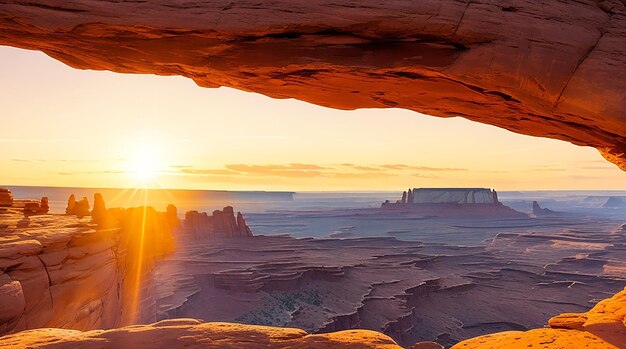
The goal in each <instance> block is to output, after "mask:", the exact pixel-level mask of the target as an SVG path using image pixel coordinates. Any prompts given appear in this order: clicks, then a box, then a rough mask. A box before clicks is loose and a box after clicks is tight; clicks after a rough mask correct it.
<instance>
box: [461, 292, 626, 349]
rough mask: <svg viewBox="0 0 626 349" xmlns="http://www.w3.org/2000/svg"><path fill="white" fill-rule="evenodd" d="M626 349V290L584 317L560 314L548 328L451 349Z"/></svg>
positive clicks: (481, 339) (496, 336) (495, 336)
mask: <svg viewBox="0 0 626 349" xmlns="http://www.w3.org/2000/svg"><path fill="white" fill-rule="evenodd" d="M517 348H519V349H522V348H524V349H526V348H544V349H557V348H558V349H561V348H588V349H623V348H626V289H624V291H622V292H619V293H618V294H616V295H615V296H613V297H612V298H609V299H605V300H603V301H601V302H599V303H598V304H596V306H594V307H593V308H592V309H591V310H589V311H588V312H586V313H575V314H561V315H559V316H556V317H553V318H551V319H550V320H549V321H548V327H547V328H540V329H535V330H530V331H527V332H520V331H508V332H501V333H495V334H490V335H486V336H480V337H476V338H472V339H469V340H466V341H463V342H460V343H458V344H456V345H454V346H453V347H452V348H451V349H517Z"/></svg>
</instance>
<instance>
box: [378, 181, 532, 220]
mask: <svg viewBox="0 0 626 349" xmlns="http://www.w3.org/2000/svg"><path fill="white" fill-rule="evenodd" d="M381 208H383V209H396V210H409V211H411V212H420V213H423V214H432V215H436V216H449V215H454V216H456V215H467V216H493V215H496V216H516V217H524V216H527V215H526V214H524V213H522V212H518V211H515V210H513V209H512V208H510V207H508V206H505V205H503V204H502V203H501V202H500V201H499V200H498V193H497V192H496V191H495V190H493V189H488V188H413V189H409V190H407V191H405V192H403V193H402V197H401V199H400V200H397V201H396V202H391V201H389V200H387V201H385V202H383V204H382V205H381Z"/></svg>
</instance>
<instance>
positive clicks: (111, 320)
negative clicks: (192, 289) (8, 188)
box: [0, 207, 173, 333]
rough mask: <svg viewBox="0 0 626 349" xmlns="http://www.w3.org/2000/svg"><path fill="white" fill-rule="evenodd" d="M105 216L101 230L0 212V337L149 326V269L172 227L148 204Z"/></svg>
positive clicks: (62, 219) (168, 244)
mask: <svg viewBox="0 0 626 349" xmlns="http://www.w3.org/2000/svg"><path fill="white" fill-rule="evenodd" d="M109 212H110V214H109V216H110V217H109V221H108V223H107V226H97V225H95V224H93V223H90V222H89V221H88V219H83V220H81V219H80V218H78V217H76V216H70V215H35V216H25V215H24V214H23V211H22V210H21V209H15V208H11V209H6V210H4V211H3V212H0V333H9V332H15V331H20V330H25V329H32V328H40V327H58V328H70V329H79V330H88V329H95V328H112V327H117V326H122V325H127V324H132V323H137V322H150V321H155V316H156V300H155V299H154V298H153V297H154V292H153V288H154V286H153V282H154V281H153V278H152V274H151V270H152V268H153V266H154V263H155V261H156V260H157V259H158V258H160V256H162V255H164V254H166V253H169V252H171V250H172V248H173V245H172V238H171V229H170V228H169V226H168V225H167V222H166V221H165V220H164V218H163V214H160V213H157V212H156V211H155V210H154V209H152V208H150V207H147V208H144V207H137V208H131V209H112V210H109Z"/></svg>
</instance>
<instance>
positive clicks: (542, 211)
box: [533, 201, 563, 217]
mask: <svg viewBox="0 0 626 349" xmlns="http://www.w3.org/2000/svg"><path fill="white" fill-rule="evenodd" d="M560 214H563V213H562V212H557V211H552V210H551V209H549V208H542V207H541V206H539V203H538V202H537V201H533V215H535V216H536V217H542V216H554V215H560Z"/></svg>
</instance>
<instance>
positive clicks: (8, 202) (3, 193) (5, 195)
mask: <svg viewBox="0 0 626 349" xmlns="http://www.w3.org/2000/svg"><path fill="white" fill-rule="evenodd" d="M8 206H13V194H12V193H11V191H10V190H9V189H6V188H0V207H8Z"/></svg>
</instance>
